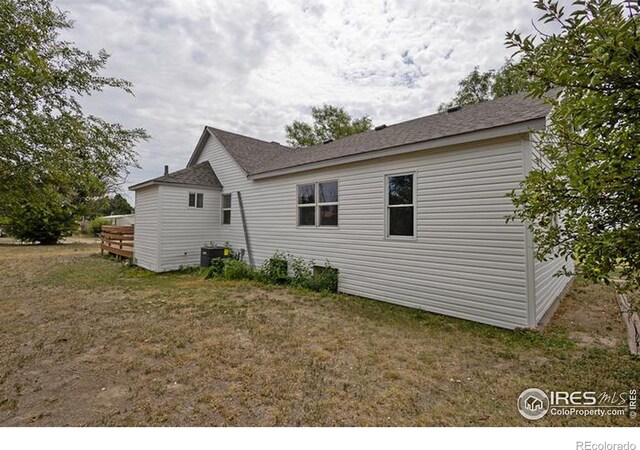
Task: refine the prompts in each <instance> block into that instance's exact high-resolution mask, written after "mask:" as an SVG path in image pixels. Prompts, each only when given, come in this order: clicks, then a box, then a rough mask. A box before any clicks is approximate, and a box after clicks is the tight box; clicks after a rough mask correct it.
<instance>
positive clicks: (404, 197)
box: [386, 173, 416, 237]
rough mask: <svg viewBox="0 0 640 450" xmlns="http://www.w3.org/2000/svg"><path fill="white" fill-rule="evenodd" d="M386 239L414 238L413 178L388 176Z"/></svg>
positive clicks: (407, 175) (408, 175) (406, 175)
mask: <svg viewBox="0 0 640 450" xmlns="http://www.w3.org/2000/svg"><path fill="white" fill-rule="evenodd" d="M386 196H387V198H386V205H387V207H386V209H387V220H386V227H387V230H386V235H387V237H415V229H416V226H415V220H416V215H415V176H414V174H412V173H409V174H402V175H388V176H387V182H386Z"/></svg>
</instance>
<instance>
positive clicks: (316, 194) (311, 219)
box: [298, 181, 338, 227]
mask: <svg viewBox="0 0 640 450" xmlns="http://www.w3.org/2000/svg"><path fill="white" fill-rule="evenodd" d="M298 226H299V227H337V226H338V182H337V181H323V182H317V183H309V184H300V185H298Z"/></svg>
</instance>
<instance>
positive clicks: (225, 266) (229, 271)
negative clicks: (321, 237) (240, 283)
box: [200, 252, 338, 292]
mask: <svg viewBox="0 0 640 450" xmlns="http://www.w3.org/2000/svg"><path fill="white" fill-rule="evenodd" d="M289 269H290V271H291V276H289V275H288V271H289ZM200 274H201V275H202V277H204V278H205V279H209V278H214V277H220V278H224V279H226V280H257V281H260V282H263V283H271V284H287V283H289V284H291V285H292V286H295V287H299V288H303V289H309V290H312V291H316V292H337V291H338V269H336V268H335V267H331V265H330V264H329V262H328V261H327V263H326V264H325V265H324V266H323V267H314V265H313V261H305V260H304V259H302V258H294V257H292V256H291V255H287V254H284V253H280V252H276V253H274V255H273V256H272V257H271V258H269V259H268V260H266V261H265V262H264V264H263V265H262V267H260V269H259V270H256V269H254V268H253V267H251V266H250V265H249V264H247V263H246V262H244V261H243V260H242V259H234V258H214V259H212V260H211V265H210V266H209V267H203V268H201V269H200Z"/></svg>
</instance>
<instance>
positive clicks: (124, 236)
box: [100, 225, 133, 258]
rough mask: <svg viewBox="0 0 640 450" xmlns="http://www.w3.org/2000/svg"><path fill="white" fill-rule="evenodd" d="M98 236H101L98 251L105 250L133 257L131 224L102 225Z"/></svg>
mask: <svg viewBox="0 0 640 450" xmlns="http://www.w3.org/2000/svg"><path fill="white" fill-rule="evenodd" d="M100 236H101V237H102V242H101V244H100V253H102V254H104V253H105V252H107V253H109V254H111V255H116V256H121V257H123V258H133V225H132V226H124V227H116V226H103V227H102V231H101V232H100Z"/></svg>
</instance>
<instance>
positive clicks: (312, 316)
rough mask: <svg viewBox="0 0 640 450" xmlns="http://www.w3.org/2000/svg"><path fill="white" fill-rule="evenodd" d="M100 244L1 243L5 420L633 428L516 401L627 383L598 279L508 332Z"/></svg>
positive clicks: (609, 305) (638, 366) (620, 339)
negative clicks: (523, 407) (196, 268)
mask: <svg viewBox="0 0 640 450" xmlns="http://www.w3.org/2000/svg"><path fill="white" fill-rule="evenodd" d="M97 252H98V250H97V246H96V245H95V244H90V245H88V244H79V243H71V244H66V245H60V246H52V247H37V246H27V245H11V244H8V243H6V242H4V243H0V424H1V425H5V426H16V425H34V426H50V425H80V426H82V425H98V426H99V425H124V426H129V425H137V426H144V425H178V426H179V425H204V426H208V425H245V426H252V425H267V426H268V425H382V426H385V425H417V426H421V425H516V426H518V425H595V426H607V425H630V426H635V425H637V422H636V421H635V420H632V419H629V418H627V417H617V418H611V417H609V418H594V417H588V418H559V417H549V416H547V417H545V418H544V419H542V420H540V421H538V422H528V421H526V420H525V419H523V418H522V417H520V415H519V414H518V412H517V410H516V406H515V405H516V399H517V397H518V395H519V394H520V392H521V391H522V390H523V389H525V388H528V387H534V386H535V387H539V388H542V389H557V390H562V389H568V390H595V391H607V392H614V391H615V392H620V391H625V390H628V389H630V388H638V387H639V385H640V361H639V360H638V359H637V358H633V357H632V356H630V355H628V354H627V352H626V349H625V334H624V333H625V331H624V328H623V326H622V323H621V320H620V318H619V316H618V313H617V307H616V303H615V298H614V295H613V293H612V292H611V291H610V290H608V289H607V288H604V287H601V286H588V285H585V284H584V283H581V282H577V283H576V284H575V287H574V289H573V291H572V292H571V293H570V295H569V296H568V297H567V298H566V300H565V301H564V302H563V303H562V305H561V306H560V309H559V311H558V312H557V314H556V316H555V318H554V319H553V320H552V322H551V324H550V325H549V326H548V327H547V328H546V329H545V330H544V332H543V333H538V332H513V331H507V330H500V329H497V328H494V327H490V326H484V325H479V324H475V323H471V322H467V321H463V320H457V319H452V318H447V317H443V316H439V315H435V314H429V313H426V312H421V311H416V310H412V309H408V308H402V307H398V306H393V305H388V304H384V303H380V302H375V301H371V300H366V299H360V298H356V297H351V296H344V295H335V296H322V295H319V294H311V293H308V292H303V291H295V290H291V289H287V288H279V287H278V288H276V287H268V286H267V287H265V286H259V285H256V284H252V283H247V282H223V281H219V280H202V279H200V278H198V277H197V276H195V275H192V274H179V273H174V274H165V275H153V274H150V273H149V272H146V271H143V270H141V269H136V268H127V267H124V266H123V265H122V264H121V263H119V262H116V261H113V260H108V259H105V258H101V257H99V256H98V255H97Z"/></svg>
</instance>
